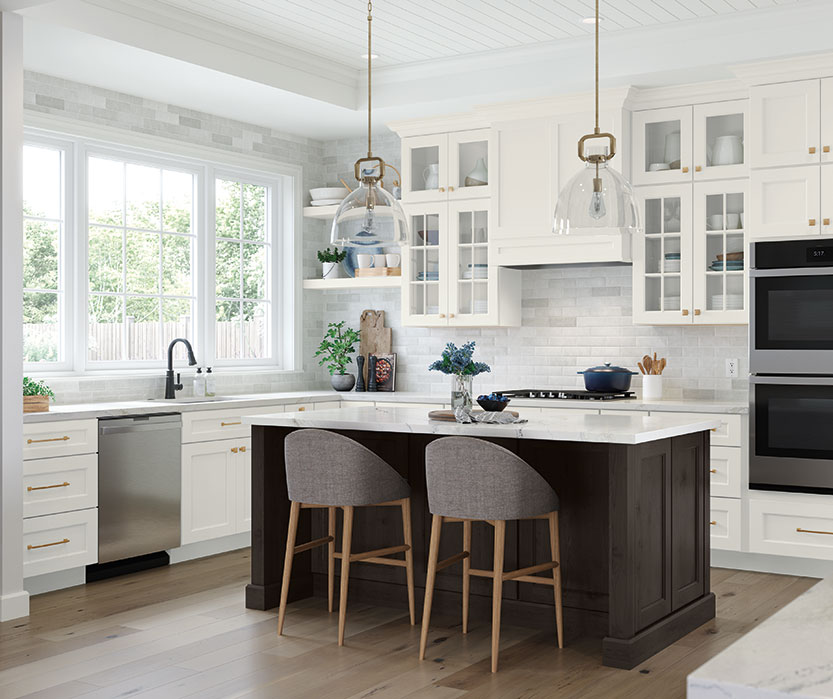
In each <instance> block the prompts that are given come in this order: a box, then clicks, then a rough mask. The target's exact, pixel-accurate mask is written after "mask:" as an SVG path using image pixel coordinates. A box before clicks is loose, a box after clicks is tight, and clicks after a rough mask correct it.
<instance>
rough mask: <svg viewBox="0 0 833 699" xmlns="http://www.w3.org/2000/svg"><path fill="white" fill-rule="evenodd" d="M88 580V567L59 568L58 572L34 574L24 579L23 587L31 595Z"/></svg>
mask: <svg viewBox="0 0 833 699" xmlns="http://www.w3.org/2000/svg"><path fill="white" fill-rule="evenodd" d="M86 582H87V568H86V566H80V567H78V568H70V569H69V570H59V571H58V572H57V573H44V574H43V575H33V576H32V577H31V578H26V579H25V580H24V581H23V587H25V588H26V592H28V593H29V594H30V595H42V594H43V593H44V592H52V591H53V590H63V589H64V588H65V587H75V586H76V585H83V584H84V583H86Z"/></svg>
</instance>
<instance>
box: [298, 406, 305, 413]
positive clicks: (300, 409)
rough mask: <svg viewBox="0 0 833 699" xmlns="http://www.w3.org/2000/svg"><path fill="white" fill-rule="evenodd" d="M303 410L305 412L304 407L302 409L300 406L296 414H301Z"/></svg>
mask: <svg viewBox="0 0 833 699" xmlns="http://www.w3.org/2000/svg"><path fill="white" fill-rule="evenodd" d="M305 410H306V407H304V406H303V405H302V406H301V407H300V408H298V412H299V413H302V412H304V411H305Z"/></svg>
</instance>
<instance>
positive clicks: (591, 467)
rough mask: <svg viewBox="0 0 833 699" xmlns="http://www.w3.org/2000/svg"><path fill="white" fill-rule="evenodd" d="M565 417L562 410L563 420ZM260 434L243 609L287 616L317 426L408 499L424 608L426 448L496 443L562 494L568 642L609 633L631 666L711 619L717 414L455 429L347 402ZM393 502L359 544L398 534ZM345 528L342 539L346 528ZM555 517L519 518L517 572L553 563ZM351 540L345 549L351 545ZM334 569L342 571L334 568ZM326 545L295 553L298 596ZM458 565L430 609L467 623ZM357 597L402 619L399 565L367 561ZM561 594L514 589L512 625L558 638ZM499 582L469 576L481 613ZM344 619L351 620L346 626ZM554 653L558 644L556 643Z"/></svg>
mask: <svg viewBox="0 0 833 699" xmlns="http://www.w3.org/2000/svg"><path fill="white" fill-rule="evenodd" d="M565 412H566V411H565ZM245 421H246V422H248V423H250V424H252V451H253V453H252V580H251V583H250V584H249V585H248V586H247V588H246V606H247V607H249V608H252V609H271V608H273V607H277V605H278V602H279V598H280V587H281V575H282V569H283V560H284V549H285V544H286V533H287V525H288V519H289V501H288V499H287V492H286V475H285V471H284V449H283V440H284V438H285V437H286V435H287V434H289V433H290V432H292V431H293V430H296V429H303V428H308V427H317V428H321V429H328V430H333V431H335V432H339V433H342V434H345V435H347V436H348V437H351V438H353V439H355V440H357V441H359V442H361V443H362V444H364V445H365V446H367V447H368V448H369V449H371V450H372V451H374V452H376V453H377V454H379V456H381V457H382V458H383V459H385V461H387V462H388V463H389V464H391V466H393V467H394V468H395V469H396V470H397V471H398V472H399V473H400V474H401V475H402V476H403V477H404V478H405V479H407V481H408V483H409V484H410V486H411V489H412V509H413V515H412V517H413V536H414V562H415V582H416V586H417V604H418V608H421V596H422V593H423V588H424V583H425V568H426V561H427V551H428V540H429V535H430V522H431V517H430V514H429V512H428V503H427V500H426V493H425V461H424V455H425V446H426V445H427V444H428V443H429V442H431V441H432V440H434V439H438V438H439V437H442V436H446V435H465V436H472V437H480V438H483V439H488V440H490V441H494V442H495V443H498V444H500V445H502V446H504V447H506V448H507V449H509V450H511V451H513V452H515V453H517V454H518V455H519V456H521V457H522V458H523V459H525V460H526V461H528V462H529V463H530V464H531V465H532V466H533V467H534V468H535V469H536V470H537V471H538V472H539V473H541V475H542V476H543V477H544V478H545V479H546V480H547V481H548V482H549V483H550V484H551V485H552V486H553V488H555V490H556V492H557V493H558V495H559V498H560V499H561V513H560V529H561V560H562V566H563V570H562V576H563V588H564V596H563V600H564V601H563V604H564V620H565V625H564V627H565V634H566V637H567V639H568V641H567V642H568V644H569V639H570V638H576V637H578V636H597V637H599V638H601V639H602V641H601V642H602V656H603V662H604V664H605V665H609V666H612V667H620V668H632V667H634V666H635V665H637V664H639V663H640V662H641V661H643V660H644V659H646V658H648V657H650V656H651V655H653V654H654V653H656V652H657V651H659V650H661V649H662V648H665V647H666V646H668V645H669V644H671V643H673V642H674V641H676V640H677V639H679V638H680V637H682V636H683V635H685V634H686V633H688V632H689V631H691V630H693V629H694V628H696V627H698V626H700V625H701V624H703V623H705V622H706V621H708V620H709V619H712V618H713V617H714V609H715V601H714V595H713V594H712V593H711V591H710V585H709V531H708V529H709V518H708V513H709V478H708V475H709V474H708V453H709V430H710V429H711V428H713V427H716V426H717V422H716V421H715V420H713V419H709V418H706V417H704V418H702V419H699V420H698V419H696V418H695V419H692V418H690V417H683V416H674V415H671V414H665V415H663V414H659V415H657V414H654V415H652V416H650V417H641V416H632V415H566V416H563V417H561V416H554V417H546V418H542V417H541V416H533V419H531V420H530V421H529V422H527V423H522V424H518V425H486V424H475V425H460V424H457V423H445V422H436V421H432V420H429V419H428V416H427V414H426V412H425V411H424V410H422V409H416V408H397V407H393V406H392V407H390V408H368V407H362V408H341V409H338V410H321V411H313V412H304V413H298V412H292V413H276V414H271V415H257V416H250V417H247V418H245ZM394 509H395V508H373V507H367V508H359V510H357V512H356V516H355V523H354V528H353V550H354V551H363V550H368V549H375V548H383V547H386V546H392V545H395V544H398V543H399V542H400V541H401V540H402V524H401V518H400V516H399V512H398V510H396V512H394ZM325 512H326V511H320V510H304V511H303V513H302V516H301V522H300V525H299V532H298V541H306V540H309V539H314V538H319V537H322V536H326V534H327V531H326V519H325V518H326V513H325ZM340 527H341V525H340V522H339V523H338V525H337V531H340ZM487 527H488V525H485V524H482V523H475V524H474V526H473V536H472V566H473V567H478V568H489V567H491V559H492V531H491V529H490V528H487ZM548 536H549V534H548V529H547V524H546V522H543V521H524V522H520V523H516V522H511V523H509V525H508V527H507V541H506V553H505V557H506V559H507V560H506V563H505V566H506V568H507V569H514V568H523V567H526V566H530V565H533V564H534V563H539V562H541V561H546V560H550V559H549V538H548ZM461 537H462V532H460V533H459V535H458V532H457V530H456V528H455V525H453V524H452V525H449V526H448V527H446V528H444V530H443V540H442V547H441V551H440V558H444V557H446V556H449V555H451V554H453V553H456V552H457V551H459V550H460V543H461ZM340 546H341V544H340V542H339V544H338V547H339V550H340ZM336 572H338V571H336ZM326 574H327V564H326V557H325V555H324V549H315V550H312V551H307V552H305V553H303V554H300V555H299V556H297V557H296V558H295V562H294V565H293V568H292V584H291V587H290V592H291V599H292V600H297V599H300V598H304V597H309V596H313V595H314V596H324V597H326ZM461 582H462V576H461V575H460V570H459V567H458V566H452V567H450V568H448V569H446V570H444V571H442V572H441V573H439V574H438V575H437V583H436V589H435V593H434V610H435V613H441V612H444V613H449V614H453V615H459V614H460V609H461V598H460V589H461ZM350 599H351V600H357V601H358V600H362V601H367V602H371V603H374V604H379V605H386V606H395V607H401V608H402V609H403V610H406V609H407V594H406V587H405V576H404V574H403V572H402V570H401V569H399V568H397V567H390V566H370V565H362V564H361V563H356V564H354V565H351V570H350ZM552 604H553V602H552V590H551V588H548V587H546V586H542V585H526V584H523V583H521V584H519V583H517V582H509V583H506V584H505V585H504V591H503V619H504V620H505V621H506V622H508V623H514V624H519V625H526V626H534V627H540V628H545V629H553V639H554V638H555V636H554V628H555V621H554V617H555V615H554V613H553V610H552ZM490 610H491V582H490V581H487V580H480V579H473V580H472V585H471V618H472V619H478V618H480V619H486V620H488V619H490V618H491V616H490V615H491V611H490ZM348 625H349V617H348ZM553 645H554V646H555V641H554V640H553Z"/></svg>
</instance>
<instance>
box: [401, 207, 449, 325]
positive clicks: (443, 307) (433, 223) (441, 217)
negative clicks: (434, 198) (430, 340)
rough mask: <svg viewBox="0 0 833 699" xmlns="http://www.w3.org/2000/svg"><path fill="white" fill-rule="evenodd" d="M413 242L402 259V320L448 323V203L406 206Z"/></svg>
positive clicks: (414, 322)
mask: <svg viewBox="0 0 833 699" xmlns="http://www.w3.org/2000/svg"><path fill="white" fill-rule="evenodd" d="M405 212H406V215H407V217H408V226H409V228H410V236H411V240H410V244H409V246H408V248H407V249H405V250H403V253H404V254H403V259H402V277H403V279H402V323H403V325H417V326H432V325H447V324H448V292H447V288H448V267H449V260H448V254H447V253H446V250H447V249H448V204H446V203H436V202H435V203H433V204H410V205H408V206H407V207H406V209H405Z"/></svg>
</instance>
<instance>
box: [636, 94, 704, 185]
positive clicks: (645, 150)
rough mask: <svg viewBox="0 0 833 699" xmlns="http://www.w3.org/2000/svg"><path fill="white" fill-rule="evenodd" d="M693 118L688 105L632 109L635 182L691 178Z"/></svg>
mask: <svg viewBox="0 0 833 699" xmlns="http://www.w3.org/2000/svg"><path fill="white" fill-rule="evenodd" d="M692 118H693V117H692V109H691V107H669V108H667V109H649V110H645V111H641V112H635V113H634V115H633V183H634V184H636V185H641V184H663V183H670V182H690V181H691V168H692V162H691V156H692Z"/></svg>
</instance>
